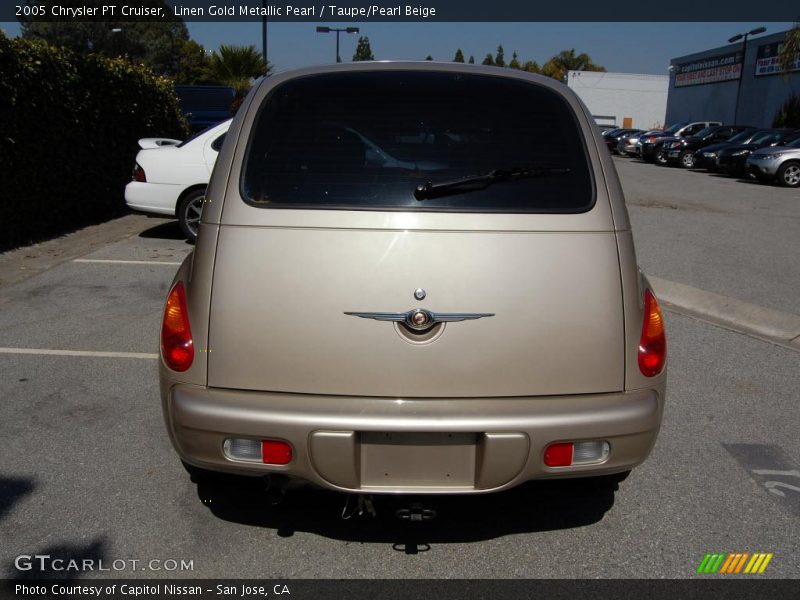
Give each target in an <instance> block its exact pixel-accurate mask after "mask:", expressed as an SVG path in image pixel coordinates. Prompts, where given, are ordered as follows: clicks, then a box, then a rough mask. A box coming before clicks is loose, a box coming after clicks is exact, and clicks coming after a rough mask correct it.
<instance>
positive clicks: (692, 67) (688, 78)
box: [674, 52, 742, 87]
mask: <svg viewBox="0 0 800 600" xmlns="http://www.w3.org/2000/svg"><path fill="white" fill-rule="evenodd" d="M674 67H675V87H684V86H687V85H701V84H703V83H717V82H718V81H729V80H731V79H739V77H741V75H742V53H741V52H731V53H729V54H718V55H716V56H707V57H705V58H701V59H698V60H693V61H692V62H685V63H678V64H676V65H674Z"/></svg>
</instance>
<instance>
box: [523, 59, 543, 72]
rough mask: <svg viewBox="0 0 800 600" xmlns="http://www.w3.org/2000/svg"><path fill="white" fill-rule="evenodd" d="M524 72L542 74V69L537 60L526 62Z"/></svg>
mask: <svg viewBox="0 0 800 600" xmlns="http://www.w3.org/2000/svg"><path fill="white" fill-rule="evenodd" d="M522 70H523V71H526V72H528V73H541V72H542V69H541V67H540V66H539V63H537V62H536V61H535V60H526V61H525V64H524V65H522Z"/></svg>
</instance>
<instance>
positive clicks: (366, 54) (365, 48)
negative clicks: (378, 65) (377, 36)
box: [353, 36, 375, 62]
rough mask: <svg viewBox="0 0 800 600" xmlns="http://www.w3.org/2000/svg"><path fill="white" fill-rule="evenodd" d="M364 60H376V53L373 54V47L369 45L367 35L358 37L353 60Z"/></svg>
mask: <svg viewBox="0 0 800 600" xmlns="http://www.w3.org/2000/svg"><path fill="white" fill-rule="evenodd" d="M362 60H375V55H374V54H372V48H370V46H369V38H368V37H367V36H363V37H359V38H358V45H357V46H356V53H355V54H353V62H359V61H362Z"/></svg>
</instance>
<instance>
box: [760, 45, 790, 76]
mask: <svg viewBox="0 0 800 600" xmlns="http://www.w3.org/2000/svg"><path fill="white" fill-rule="evenodd" d="M781 46H782V42H773V43H771V44H764V45H763V46H759V47H758V54H757V55H756V71H755V76H756V77H761V76H762V75H778V74H780V73H786V72H787V71H785V70H783V69H781V65H780V59H779V58H778V54H779V53H780V51H781ZM789 71H800V54H798V55H796V56H795V57H794V61H793V62H792V64H791V66H790V67H789Z"/></svg>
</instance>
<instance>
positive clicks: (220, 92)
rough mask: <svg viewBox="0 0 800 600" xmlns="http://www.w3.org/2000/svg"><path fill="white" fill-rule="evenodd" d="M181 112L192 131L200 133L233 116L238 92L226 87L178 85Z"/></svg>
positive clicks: (176, 89)
mask: <svg viewBox="0 0 800 600" xmlns="http://www.w3.org/2000/svg"><path fill="white" fill-rule="evenodd" d="M175 94H176V95H177V96H178V105H179V106H180V109H181V112H182V113H183V114H184V115H185V116H186V119H187V120H188V121H189V126H190V127H191V128H192V131H194V132H198V131H203V130H205V129H208V128H209V127H213V126H214V125H218V124H219V123H221V122H222V121H227V120H228V119H230V118H231V117H232V116H233V110H232V109H233V103H234V102H235V100H236V90H235V89H234V88H232V87H230V86H226V85H176V86H175Z"/></svg>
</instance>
